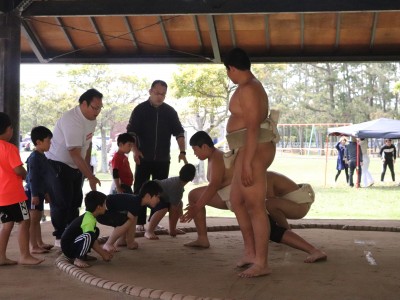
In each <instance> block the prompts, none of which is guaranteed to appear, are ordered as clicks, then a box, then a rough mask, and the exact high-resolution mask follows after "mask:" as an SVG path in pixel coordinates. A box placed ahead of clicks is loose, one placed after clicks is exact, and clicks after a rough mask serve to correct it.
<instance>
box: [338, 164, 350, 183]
mask: <svg viewBox="0 0 400 300" xmlns="http://www.w3.org/2000/svg"><path fill="white" fill-rule="evenodd" d="M341 172H342V170H338V171H337V173H336V176H335V182H336V181H337V179H338V177H339V175H340V173H341ZM344 173H345V174H346V182H347V183H349V168H348V167H345V168H344Z"/></svg>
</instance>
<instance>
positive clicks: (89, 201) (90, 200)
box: [85, 191, 107, 213]
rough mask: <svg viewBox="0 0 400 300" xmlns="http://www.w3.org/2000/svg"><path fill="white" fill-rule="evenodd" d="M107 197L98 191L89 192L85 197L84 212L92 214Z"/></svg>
mask: <svg viewBox="0 0 400 300" xmlns="http://www.w3.org/2000/svg"><path fill="white" fill-rule="evenodd" d="M106 199H107V196H106V195H104V194H103V193H101V192H98V191H90V192H89V193H87V194H86V196H85V206H86V211H90V212H91V213H92V212H94V211H95V210H96V208H97V206H99V205H100V206H102V205H103V204H104V201H106Z"/></svg>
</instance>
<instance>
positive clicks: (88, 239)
mask: <svg viewBox="0 0 400 300" xmlns="http://www.w3.org/2000/svg"><path fill="white" fill-rule="evenodd" d="M99 235H100V230H99V229H98V228H97V227H96V228H95V232H85V233H82V234H81V235H79V236H77V237H76V239H75V240H74V242H73V243H71V244H65V243H61V249H62V252H63V253H64V254H65V256H66V257H68V258H71V259H74V258H79V259H83V258H85V256H86V254H88V252H90V249H92V247H93V244H94V242H95V241H96V240H97V238H98V237H99Z"/></svg>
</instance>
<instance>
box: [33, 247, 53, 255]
mask: <svg viewBox="0 0 400 300" xmlns="http://www.w3.org/2000/svg"><path fill="white" fill-rule="evenodd" d="M31 253H32V254H43V253H49V250H47V249H44V248H42V247H35V248H32V249H31Z"/></svg>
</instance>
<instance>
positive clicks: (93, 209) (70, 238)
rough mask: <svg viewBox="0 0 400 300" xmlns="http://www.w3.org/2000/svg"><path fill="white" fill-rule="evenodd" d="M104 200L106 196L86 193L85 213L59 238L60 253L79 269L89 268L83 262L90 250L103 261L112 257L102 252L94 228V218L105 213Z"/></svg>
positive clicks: (94, 192)
mask: <svg viewBox="0 0 400 300" xmlns="http://www.w3.org/2000/svg"><path fill="white" fill-rule="evenodd" d="M106 198H107V196H106V195H104V194H103V193H100V192H97V191H91V192H89V193H87V194H86V197H85V206H86V212H85V213H84V214H83V215H81V216H79V217H77V218H76V219H75V220H73V221H72V223H71V224H70V225H69V226H68V227H67V228H66V229H65V231H64V233H63V235H62V236H61V250H62V252H63V253H64V255H65V256H66V257H67V258H68V259H70V260H73V261H74V265H75V266H77V267H79V268H86V267H89V266H90V265H89V264H88V263H86V262H85V260H87V254H88V252H89V251H90V249H92V248H93V250H94V251H96V252H97V253H98V254H99V255H100V256H101V257H102V258H103V260H105V261H110V260H111V258H112V257H113V255H112V253H110V252H108V251H106V250H104V249H103V248H102V247H101V246H100V244H99V242H98V241H97V238H98V237H99V234H100V230H99V228H97V227H96V218H98V217H99V216H100V215H103V214H104V213H105V212H106Z"/></svg>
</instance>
